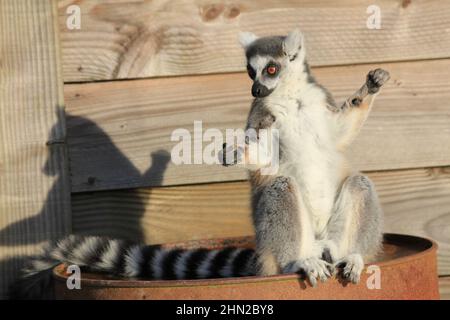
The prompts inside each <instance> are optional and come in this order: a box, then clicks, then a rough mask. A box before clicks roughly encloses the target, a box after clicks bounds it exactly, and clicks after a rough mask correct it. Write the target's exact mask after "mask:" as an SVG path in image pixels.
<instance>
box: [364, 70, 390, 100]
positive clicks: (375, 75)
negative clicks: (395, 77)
mask: <svg viewBox="0 0 450 320" xmlns="http://www.w3.org/2000/svg"><path fill="white" fill-rule="evenodd" d="M389 78H390V75H389V72H387V71H386V70H383V69H375V70H372V71H370V72H369V74H368V75H367V80H366V84H367V88H368V89H369V94H374V93H377V92H378V90H380V88H381V86H382V85H383V84H385V83H386V82H387V81H388V80H389Z"/></svg>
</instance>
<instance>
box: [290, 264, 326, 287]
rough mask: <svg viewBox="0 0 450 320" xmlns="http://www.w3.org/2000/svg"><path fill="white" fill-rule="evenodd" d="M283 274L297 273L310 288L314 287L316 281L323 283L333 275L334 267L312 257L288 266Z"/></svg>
mask: <svg viewBox="0 0 450 320" xmlns="http://www.w3.org/2000/svg"><path fill="white" fill-rule="evenodd" d="M283 273H298V274H300V275H302V276H305V277H306V279H308V281H309V283H310V284H311V286H313V287H315V286H316V285H317V280H320V281H322V282H324V281H326V280H327V279H328V278H330V277H331V276H332V275H333V273H334V266H333V265H332V264H330V263H328V262H326V261H324V260H322V259H319V258H316V257H312V258H308V259H302V260H297V261H295V262H292V263H290V264H288V265H287V266H286V268H284V270H283Z"/></svg>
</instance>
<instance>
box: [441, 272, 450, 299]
mask: <svg viewBox="0 0 450 320" xmlns="http://www.w3.org/2000/svg"><path fill="white" fill-rule="evenodd" d="M439 293H440V294H441V300H450V277H440V278H439Z"/></svg>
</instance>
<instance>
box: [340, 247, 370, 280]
mask: <svg viewBox="0 0 450 320" xmlns="http://www.w3.org/2000/svg"><path fill="white" fill-rule="evenodd" d="M336 268H338V269H339V275H340V276H341V277H342V279H343V280H344V281H347V282H352V283H354V284H357V283H358V282H359V279H360V278H361V272H362V271H363V269H364V261H363V258H362V257H361V255H360V254H351V255H349V256H347V257H345V258H343V259H342V260H340V261H338V262H337V263H336Z"/></svg>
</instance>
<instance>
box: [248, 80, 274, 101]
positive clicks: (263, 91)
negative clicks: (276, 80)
mask: <svg viewBox="0 0 450 320" xmlns="http://www.w3.org/2000/svg"><path fill="white" fill-rule="evenodd" d="M272 91H273V89H269V88H267V87H266V86H265V85H262V84H261V83H260V82H259V81H255V82H254V83H253V86H252V96H254V97H255V98H264V97H267V96H268V95H269V94H271V93H272Z"/></svg>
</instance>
